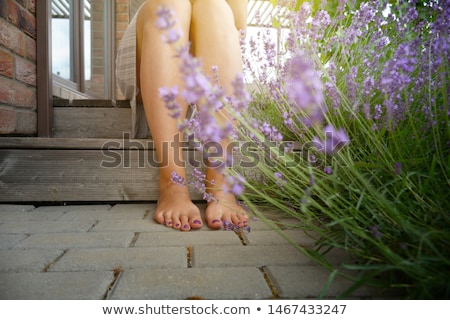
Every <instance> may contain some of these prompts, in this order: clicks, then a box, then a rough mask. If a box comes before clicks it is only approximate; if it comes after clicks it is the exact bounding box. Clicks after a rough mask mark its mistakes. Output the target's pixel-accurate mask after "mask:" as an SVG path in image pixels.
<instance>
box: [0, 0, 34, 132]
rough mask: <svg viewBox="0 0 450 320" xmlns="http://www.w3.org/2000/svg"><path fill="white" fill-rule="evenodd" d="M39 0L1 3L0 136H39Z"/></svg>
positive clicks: (5, 0)
mask: <svg viewBox="0 0 450 320" xmlns="http://www.w3.org/2000/svg"><path fill="white" fill-rule="evenodd" d="M35 3H36V0H0V135H34V134H36V127H37V122H36V5H35Z"/></svg>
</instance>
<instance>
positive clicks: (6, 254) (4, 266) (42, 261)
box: [0, 249, 64, 272]
mask: <svg viewBox="0 0 450 320" xmlns="http://www.w3.org/2000/svg"><path fill="white" fill-rule="evenodd" d="M63 252H64V251H62V250H42V249H38V250H0V272H23V271H36V272H40V271H43V270H44V268H45V267H47V266H48V265H49V264H50V263H52V262H53V261H55V259H57V258H58V257H59V256H61V255H62V254H63Z"/></svg>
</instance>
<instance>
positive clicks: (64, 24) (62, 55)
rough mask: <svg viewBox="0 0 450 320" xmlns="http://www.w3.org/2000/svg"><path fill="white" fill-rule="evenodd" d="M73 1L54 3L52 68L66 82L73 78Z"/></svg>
mask: <svg viewBox="0 0 450 320" xmlns="http://www.w3.org/2000/svg"><path fill="white" fill-rule="evenodd" d="M72 2H73V1H52V68H53V73H54V74H56V75H58V76H60V77H61V78H63V79H66V80H71V81H73V80H74V76H73V55H72V47H73V44H72V43H73V36H72V32H71V25H72V21H73V15H72V14H71V12H72V10H71V7H72Z"/></svg>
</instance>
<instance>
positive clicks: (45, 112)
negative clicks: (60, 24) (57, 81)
mask: <svg viewBox="0 0 450 320" xmlns="http://www.w3.org/2000/svg"><path fill="white" fill-rule="evenodd" d="M51 34H52V25H51V0H40V1H36V80H37V81H36V100H37V101H36V102H37V103H36V112H37V136H38V137H51V136H52V128H53V93H52V91H53V90H52V83H53V77H52V51H51V47H52V43H51Z"/></svg>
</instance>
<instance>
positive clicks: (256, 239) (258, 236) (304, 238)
mask: <svg viewBox="0 0 450 320" xmlns="http://www.w3.org/2000/svg"><path fill="white" fill-rule="evenodd" d="M283 233H284V234H285V235H286V236H287V237H289V238H290V239H291V240H292V241H294V242H295V243H297V244H299V245H302V246H313V245H314V244H315V240H314V239H313V238H311V237H310V236H308V235H307V234H306V233H305V232H304V231H303V230H300V229H299V230H284V231H283ZM245 239H246V240H248V241H246V243H247V245H270V244H281V245H288V244H289V241H288V240H287V239H285V238H284V237H283V236H282V235H280V234H279V233H278V232H276V231H274V230H263V231H253V232H249V233H247V234H246V235H245Z"/></svg>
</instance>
